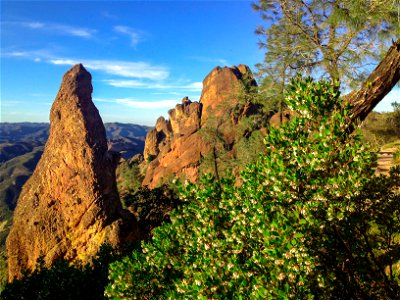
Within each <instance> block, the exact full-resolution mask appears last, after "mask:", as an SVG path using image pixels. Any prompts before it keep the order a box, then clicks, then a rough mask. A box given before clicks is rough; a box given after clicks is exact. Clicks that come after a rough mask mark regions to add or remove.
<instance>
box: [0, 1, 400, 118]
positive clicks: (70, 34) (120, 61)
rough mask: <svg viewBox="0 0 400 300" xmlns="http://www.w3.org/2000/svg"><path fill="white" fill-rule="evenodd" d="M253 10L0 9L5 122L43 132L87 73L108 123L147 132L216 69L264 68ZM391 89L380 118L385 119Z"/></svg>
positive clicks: (108, 4)
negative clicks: (74, 74)
mask: <svg viewBox="0 0 400 300" xmlns="http://www.w3.org/2000/svg"><path fill="white" fill-rule="evenodd" d="M261 22H262V21H261V18H260V17H259V15H258V14H257V13H256V12H254V11H253V10H252V9H251V1H174V2H169V1H70V2H66V1H27V2H24V1H2V2H1V79H0V80H1V115H0V117H1V118H0V121H2V122H21V121H31V122H48V116H49V111H50V107H51V104H52V102H53V100H54V98H55V96H56V94H57V91H58V88H59V86H60V83H61V78H62V75H63V74H64V73H65V72H66V71H67V70H68V69H69V68H70V67H71V66H72V65H73V64H76V63H83V64H84V66H85V67H86V68H87V69H88V70H89V71H90V72H91V73H92V77H93V86H94V92H93V100H94V102H95V104H96V106H97V108H98V109H99V111H100V114H101V116H102V118H103V121H105V122H114V121H118V122H129V123H137V124H146V125H154V123H155V121H156V119H157V117H158V116H160V115H164V116H166V115H167V111H168V110H169V109H170V108H172V107H173V106H174V105H175V104H176V103H179V102H180V101H181V99H182V98H183V97H184V96H189V97H190V98H191V99H192V100H199V97H200V94H201V87H202V84H201V82H202V80H203V79H204V77H205V76H206V75H207V74H208V73H209V72H210V71H211V70H212V69H213V68H214V67H216V66H218V65H219V66H225V65H227V66H232V65H237V64H240V63H243V64H247V65H248V66H250V68H252V70H253V71H256V69H255V67H254V65H255V64H256V63H259V62H261V61H262V60H263V51H262V50H260V49H258V46H257V41H258V37H257V36H256V35H255V34H254V30H255V28H256V27H257V25H260V24H261ZM396 99H400V93H399V90H398V89H397V90H396V91H395V92H394V93H392V95H391V96H390V97H388V98H387V99H385V100H384V101H382V103H380V104H379V106H378V107H377V110H385V111H388V110H391V106H390V103H391V102H393V101H394V100H396Z"/></svg>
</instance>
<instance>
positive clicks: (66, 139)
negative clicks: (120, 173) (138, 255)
mask: <svg viewBox="0 0 400 300" xmlns="http://www.w3.org/2000/svg"><path fill="white" fill-rule="evenodd" d="M91 93H92V84H91V75H90V73H88V72H87V71H86V70H85V68H84V67H83V66H82V65H80V64H79V65H76V66H74V67H72V68H71V69H70V70H69V71H68V72H67V73H66V74H65V75H64V77H63V81H62V84H61V87H60V90H59V92H58V94H57V97H56V99H55V101H54V103H53V106H52V108H51V112H50V136H49V139H48V141H47V143H46V146H45V150H44V153H43V155H42V157H41V159H40V161H39V163H38V165H37V167H36V169H35V171H34V173H33V175H32V176H31V177H30V179H29V180H28V181H27V183H26V184H25V186H24V187H23V190H22V193H21V195H20V197H19V200H18V203H17V207H16V210H15V213H14V221H13V225H12V229H11V231H10V234H9V236H8V239H7V252H8V267H9V279H10V280H12V279H13V278H14V277H20V275H21V270H23V269H25V268H27V269H33V268H34V267H35V264H36V260H37V259H38V258H39V257H41V256H42V257H43V259H44V262H45V265H46V266H50V265H51V264H52V263H53V262H54V261H55V260H56V259H58V258H65V259H67V260H70V261H73V260H81V261H83V262H86V261H88V260H89V259H90V257H91V256H93V255H94V254H95V253H96V252H97V251H98V250H99V247H100V245H102V244H103V243H105V242H107V243H110V244H111V245H113V246H118V245H120V244H121V243H123V242H125V241H130V240H135V239H137V238H138V232H137V224H136V220H135V218H134V217H133V215H131V214H130V213H129V212H128V211H125V210H123V209H122V207H121V202H120V200H119V196H118V192H117V189H116V182H115V168H116V165H117V162H118V160H119V155H117V154H116V153H115V152H110V151H108V150H107V139H106V132H105V128H104V125H103V122H102V120H101V118H100V115H99V112H98V110H97V109H96V107H95V106H94V104H93V102H92V98H91Z"/></svg>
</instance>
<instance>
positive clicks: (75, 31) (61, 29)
mask: <svg viewBox="0 0 400 300" xmlns="http://www.w3.org/2000/svg"><path fill="white" fill-rule="evenodd" d="M14 24H17V25H20V26H22V27H25V28H29V29H32V30H42V31H47V32H51V33H54V34H61V35H70V36H76V37H81V38H91V37H93V35H94V34H95V33H96V32H97V30H95V29H90V28H84V27H77V26H70V25H65V24H58V23H42V22H21V23H14Z"/></svg>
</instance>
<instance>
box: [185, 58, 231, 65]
mask: <svg viewBox="0 0 400 300" xmlns="http://www.w3.org/2000/svg"><path fill="white" fill-rule="evenodd" d="M189 58H190V59H194V60H197V61H201V62H211V63H217V64H220V65H222V66H227V65H229V63H228V60H226V59H224V58H212V57H205V56H189Z"/></svg>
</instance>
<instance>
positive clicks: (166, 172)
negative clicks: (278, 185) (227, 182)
mask: <svg viewBox="0 0 400 300" xmlns="http://www.w3.org/2000/svg"><path fill="white" fill-rule="evenodd" d="M242 85H247V86H255V85H256V82H255V80H254V78H253V75H252V73H251V71H250V69H249V68H248V67H247V66H245V65H239V66H237V67H232V68H228V67H224V68H220V67H217V68H215V69H214V70H212V71H211V73H210V74H209V75H207V77H206V78H205V79H204V81H203V91H202V95H201V98H200V102H191V101H190V100H189V99H188V98H187V97H186V98H184V99H183V100H182V103H181V104H178V105H176V107H175V108H174V109H171V110H170V111H169V112H168V114H169V120H165V119H164V118H162V117H160V118H159V119H158V120H157V123H156V126H155V128H154V129H153V130H151V131H150V132H149V133H148V135H147V138H146V142H145V149H144V157H145V163H144V166H143V168H145V169H146V172H145V178H144V180H143V185H144V186H148V187H150V188H154V187H156V186H158V185H160V184H162V183H164V182H166V181H168V180H169V179H171V178H174V177H183V178H185V179H188V180H190V181H195V180H196V179H197V178H198V177H199V165H200V163H201V160H202V158H203V157H205V156H207V155H210V153H212V151H213V150H214V146H215V143H214V141H213V137H210V134H209V133H208V131H218V135H219V136H220V139H222V140H223V143H224V144H225V145H226V146H227V148H232V145H233V144H234V142H235V134H236V125H237V122H238V120H239V119H240V118H241V117H242V116H244V115H248V114H251V113H254V112H255V110H256V109H255V108H254V107H253V106H252V105H249V104H247V105H246V104H243V105H242V106H240V101H239V94H240V88H241V86H242ZM235 110H236V112H237V114H234V112H235Z"/></svg>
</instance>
